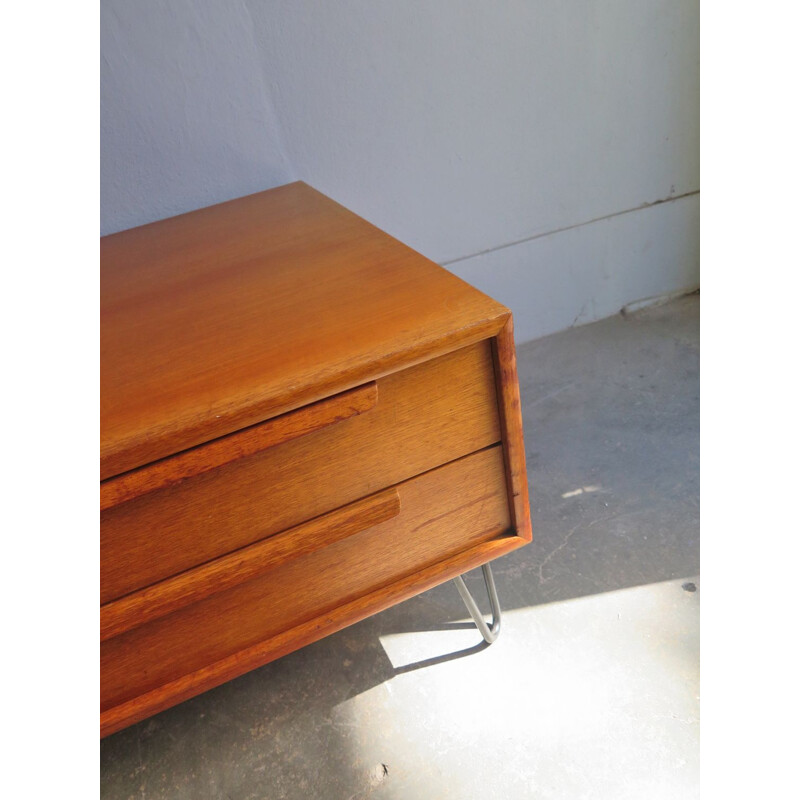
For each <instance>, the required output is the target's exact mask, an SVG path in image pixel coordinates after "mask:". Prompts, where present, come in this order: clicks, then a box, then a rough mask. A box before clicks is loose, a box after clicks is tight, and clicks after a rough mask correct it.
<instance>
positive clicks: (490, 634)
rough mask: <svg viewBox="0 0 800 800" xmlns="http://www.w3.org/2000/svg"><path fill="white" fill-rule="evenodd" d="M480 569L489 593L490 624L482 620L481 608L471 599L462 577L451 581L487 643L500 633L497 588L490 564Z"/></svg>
mask: <svg viewBox="0 0 800 800" xmlns="http://www.w3.org/2000/svg"><path fill="white" fill-rule="evenodd" d="M482 569H483V580H484V582H485V583H486V591H487V593H488V594H489V605H490V606H491V608H492V624H491V626H489V625H487V624H486V620H484V618H483V614H481V610H480V609H479V608H478V604H477V603H476V602H475V601H474V600H473V599H472V595H471V594H470V593H469V589H467V585H466V584H465V583H464V579H463V578H462V577H461V576H460V575H459V576H458V577H456V578H453V583H455V585H456V589H458V593H459V594H460V595H461V599H462V600H463V601H464V605H465V606H466V607H467V611H469V613H470V616H471V617H472V619H474V620H475V624H476V625H477V626H478V630H479V631H480V632H481V636H483V638H484V639H485V640H486V641H487V642H488V644H491V643H492V642H493V641H494V640H495V639H496V638H497V637H498V636H499V635H500V621H501V619H500V601H499V600H498V599H497V589H496V588H495V585H494V575H492V568H491V566H490V565H489V564H484V565H483V567H482Z"/></svg>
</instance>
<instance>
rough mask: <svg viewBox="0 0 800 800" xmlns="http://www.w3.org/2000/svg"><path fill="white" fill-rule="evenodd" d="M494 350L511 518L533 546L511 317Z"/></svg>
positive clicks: (524, 537) (498, 337) (496, 340)
mask: <svg viewBox="0 0 800 800" xmlns="http://www.w3.org/2000/svg"><path fill="white" fill-rule="evenodd" d="M493 348H494V353H495V371H496V376H497V395H498V403H499V407H500V424H501V427H502V431H503V448H504V450H505V459H506V479H507V485H508V493H509V505H510V508H511V516H512V519H513V521H514V529H515V531H516V534H517V536H520V537H522V538H523V539H524V540H525V541H527V542H530V541H531V538H532V530H531V504H530V498H529V497H528V470H527V466H526V463H525V437H524V436H523V433H522V405H521V403H520V397H519V379H518V377H517V356H516V349H515V347H514V323H513V320H512V318H511V317H509V318H508V320H507V321H506V324H505V326H504V327H503V329H502V330H501V331H500V333H499V334H498V335H497V337H495V339H494V340H493Z"/></svg>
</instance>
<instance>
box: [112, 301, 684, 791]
mask: <svg viewBox="0 0 800 800" xmlns="http://www.w3.org/2000/svg"><path fill="white" fill-rule="evenodd" d="M698 317H699V296H697V295H693V296H690V297H685V298H682V299H680V300H677V301H674V302H671V303H669V304H666V305H662V306H658V307H654V308H650V309H646V310H644V311H640V312H638V313H636V314H634V315H630V316H624V315H620V316H617V317H613V318H611V319H608V320H604V321H602V322H598V323H595V324H592V325H587V326H585V327H581V328H577V329H573V330H569V331H566V332H564V333H560V334H556V335H554V336H550V337H547V338H545V339H541V340H538V341H536V342H531V343H529V344H526V345H522V346H521V347H520V348H519V350H518V367H519V376H520V384H521V393H522V403H523V415H524V425H525V433H526V441H527V459H528V476H529V481H530V486H531V497H532V504H533V526H534V543H533V544H532V545H531V546H529V547H525V548H523V549H521V550H518V551H516V552H514V553H511V554H510V555H508V556H505V557H503V558H501V559H499V560H498V561H496V562H495V565H494V574H495V577H496V582H497V588H498V593H499V595H500V599H501V602H502V605H503V608H504V616H503V633H502V635H501V636H500V638H499V639H498V641H497V642H496V643H495V644H493V645H492V646H491V647H485V646H482V645H481V642H482V640H481V639H480V636H479V634H478V633H477V631H476V630H475V628H474V626H471V625H469V624H468V623H467V621H466V620H467V619H468V618H467V614H466V611H465V609H464V606H463V604H462V602H461V599H460V597H459V595H458V593H457V591H456V588H455V586H453V584H452V583H447V584H445V585H443V586H439V587H437V588H436V589H433V590H431V591H429V592H426V593H425V594H423V595H420V596H419V597H416V598H414V599H412V600H409V601H407V602H406V603H402V604H401V605H399V606H396V607H395V608H393V609H390V610H388V611H386V612H384V613H382V614H379V615H377V616H375V617H372V618H371V619H368V620H365V621H364V622H362V623H359V624H357V625H354V626H352V627H350V628H348V629H346V630H344V631H342V632H340V633H338V634H336V635H334V636H331V637H329V638H327V639H325V640H323V641H321V642H318V643H316V644H314V645H311V646H309V647H307V648H305V649H303V650H301V651H299V652H296V653H293V654H291V655H289V656H287V657H285V658H283V659H280V660H278V661H276V662H274V663H272V664H268V665H267V666H265V667H263V668H261V669H258V670H255V671H254V672H251V673H249V674H248V675H245V676H243V677H241V678H239V679H238V680H235V681H232V682H231V683H229V684H226V685H225V686H221V687H219V688H218V689H215V690H213V691H210V692H208V693H206V694H204V695H202V696H200V697H197V698H195V699H193V700H190V701H188V702H186V703H183V704H182V705H180V706H177V707H176V708H173V709H171V710H169V711H166V712H164V713H162V714H160V715H158V716H156V717H153V718H152V719H150V720H147V721H145V722H143V723H141V724H139V725H137V726H134V727H132V728H129V729H127V730H125V731H121V732H120V733H118V734H115V735H114V736H111V737H109V738H108V739H105V740H104V741H103V742H102V744H101V792H102V797H103V798H106V800H112V799H114V800H116V798H228V799H229V800H245V798H254V799H255V798H258V799H259V800H261V799H262V798H286V799H287V800H289V799H290V798H291V799H292V800H293V799H294V798H303V799H304V800H305V799H306V798H326V799H327V798H330V799H331V800H339V799H340V798H341V800H356V799H360V798H367V797H369V798H371V799H372V800H384V799H385V800H389V799H390V798H391V799H392V800H400V799H401V798H402V800H415V799H417V798H418V799H419V800H429V799H430V798H457V799H458V800H468V799H470V798H485V797H496V798H506V799H508V800H513V799H515V798H545V799H546V798H570V799H573V798H609V799H611V798H613V800H622V799H623V798H636V800H641V798H648V800H657V799H658V798H662V797H663V798H675V797H681V798H683V800H687V798H692V797H696V796H697V795H698V772H699V769H698V739H699V731H698V715H699V697H698V693H699V663H698V662H699V641H698V634H699V598H698V596H699V591H698V589H699V581H698V578H697V575H698V573H699V542H698V518H699V508H698V491H699V486H698V484H699V444H698V438H699V437H698V433H699V431H698V428H699V422H698V417H699V399H698V393H699V389H698V383H699V377H698V376H699V324H698ZM467 584H468V586H469V587H470V589H471V590H472V591H473V594H474V596H475V597H476V599H478V602H479V603H480V604H482V606H483V607H487V603H486V595H485V592H484V591H483V585H482V579H481V574H480V570H475V571H474V572H472V573H470V575H469V576H468V578H467Z"/></svg>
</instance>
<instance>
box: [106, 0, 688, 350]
mask: <svg viewBox="0 0 800 800" xmlns="http://www.w3.org/2000/svg"><path fill="white" fill-rule="evenodd" d="M101 21H102V37H103V38H102V53H103V59H104V63H103V69H102V82H103V86H102V101H103V107H102V122H103V131H102V134H103V161H102V173H103V183H102V190H103V194H102V198H101V199H102V206H103V220H102V230H103V232H104V233H108V232H111V231H114V230H119V229H122V228H125V227H130V226H132V225H136V224H141V223H143V222H146V221H150V220H152V219H157V218H160V217H163V216H168V215H170V214H174V213H179V212H181V211H186V210H189V209H191V208H197V207H200V206H203V205H207V204H209V203H211V202H215V201H218V200H223V199H228V198H230V197H235V196H238V195H242V194H246V193H248V192H251V191H257V190H258V189H262V188H269V187H270V186H274V185H278V184H281V183H285V182H287V181H289V180H293V179H296V178H301V179H303V180H305V181H307V182H308V183H310V184H311V185H313V186H315V187H316V188H318V189H320V190H321V191H323V192H325V193H326V194H329V195H330V196H332V197H333V198H335V199H336V200H338V201H340V202H342V203H343V204H344V205H346V206H348V207H350V208H352V209H353V210H354V211H356V212H357V213H359V214H361V215H362V216H364V217H366V218H367V219H369V220H370V221H372V222H374V223H375V224H376V225H378V226H379V227H381V228H383V229H384V230H386V231H388V232H389V233H391V234H393V235H394V236H396V237H397V238H399V239H401V240H403V241H405V242H406V243H408V244H410V245H411V246H412V247H415V248H416V249H417V250H419V251H420V252H422V253H424V254H425V255H427V256H429V257H430V258H432V259H434V260H436V261H438V262H440V263H444V264H445V265H446V266H447V267H448V269H450V270H452V271H453V272H455V273H456V274H459V275H461V276H462V277H464V278H466V279H467V280H470V281H471V282H473V283H475V284H476V285H478V286H479V287H480V288H482V289H484V290H485V291H486V292H488V293H489V294H492V295H494V296H496V297H497V299H499V300H501V301H503V302H505V303H507V304H508V305H510V306H511V308H512V309H513V310H514V312H515V319H516V326H517V333H518V339H519V340H520V341H524V340H526V339H528V338H532V337H535V336H540V335H543V334H546V333H550V332H553V331H555V330H560V329H562V328H564V327H568V326H569V325H571V324H579V323H582V322H589V321H591V320H593V319H598V318H600V317H602V316H607V315H608V314H611V313H615V312H616V311H618V310H619V308H621V307H622V306H623V305H625V304H627V303H629V302H632V301H634V300H638V299H641V298H642V297H645V296H650V295H655V294H663V293H670V292H674V291H676V290H679V289H683V288H690V287H693V286H694V285H696V284H697V283H698V282H699V277H698V272H699V270H698V248H697V239H698V233H697V230H698V213H697V208H698V203H697V197H696V193H697V191H698V189H699V183H698V180H699V178H698V171H699V170H698V47H699V45H698V2H697V0H606V1H605V2H604V1H603V0H582V1H581V2H574V3H573V2H570V3H567V2H563V0H505V1H504V2H489V1H488V0H424V2H421V1H417V2H412V1H410V0H405V1H404V2H397V0H359V1H358V2H355V1H354V0H346V1H344V2H341V1H340V2H336V3H330V2H324V0H318V1H317V2H313V1H312V0H303V1H302V2H298V0H224V1H223V0H216V2H215V1H214V0H206V1H205V2H199V0H195V1H192V0H180V2H176V0H170V2H167V0H161V2H156V1H155V0H148V1H147V3H146V4H143V3H141V2H137V3H125V2H122V0H103V2H102V15H101ZM658 201H667V202H658ZM653 203H657V205H651V204H653Z"/></svg>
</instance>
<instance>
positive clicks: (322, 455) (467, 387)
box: [100, 341, 500, 603]
mask: <svg viewBox="0 0 800 800" xmlns="http://www.w3.org/2000/svg"><path fill="white" fill-rule="evenodd" d="M378 396H379V400H378V403H377V405H376V406H375V408H373V409H371V410H370V411H368V412H367V413H365V414H361V415H359V416H355V417H352V418H351V419H347V420H344V421H342V422H339V423H337V424H336V425H332V426H330V427H328V428H325V429H323V430H319V431H315V432H314V433H311V434H309V435H307V436H303V437H302V438H299V439H294V440H293V441H290V442H286V443H285V444H281V445H279V446H277V447H272V448H270V449H268V450H264V451H262V452H259V453H256V454H255V455H252V456H249V457H247V458H242V459H239V460H238V461H235V462H233V463H231V464H227V465H225V466H223V467H220V468H218V469H215V470H213V471H211V472H208V473H205V474H203V475H198V476H196V477H194V478H190V479H188V480H185V481H183V482H182V483H178V484H175V485H173V486H169V487H168V488H166V489H162V490H160V491H156V492H151V493H150V494H147V495H144V496H143V497H139V498H136V499H134V500H131V501H129V502H127V503H123V504H122V505H118V506H115V507H113V508H109V509H107V510H106V511H104V512H102V515H101V529H100V541H101V553H100V555H101V602H103V603H106V602H108V601H110V600H114V599H116V598H118V597H121V596H122V595H125V594H128V593H130V592H133V591H136V590H139V589H142V588H144V587H146V586H148V585H150V584H152V583H155V582H157V581H160V580H163V579H164V578H167V577H169V576H171V575H175V574H177V573H179V572H182V571H184V570H186V569H191V568H193V567H195V566H197V565H198V564H202V563H204V562H206V561H209V560H211V559H213V558H216V557H218V556H221V555H223V554H225V553H229V552H232V551H233V550H237V549H239V548H241V547H245V546H246V545H249V544H252V543H253V542H256V541H258V540H259V539H262V538H264V537H266V536H269V535H271V534H274V533H277V532H279V531H282V530H285V529H287V528H289V527H291V526H294V525H297V524H299V523H300V522H303V521H305V520H308V519H311V518H313V517H316V516H318V515H320V514H323V513H325V512H327V511H330V510H332V509H334V508H338V507H339V506H342V505H345V504H347V503H350V502H353V501H354V500H358V499H360V498H362V497H364V496H366V495H368V494H372V493H374V492H376V491H379V490H381V489H384V488H387V487H389V486H392V485H394V484H395V483H398V482H400V481H403V480H406V479H407V478H410V477H413V476H414V475H418V474H419V473H421V472H424V471H425V470H428V469H431V468H433V467H436V466H439V465H440V464H443V463H446V462H448V461H452V460H453V459H455V458H459V457H461V456H463V455H466V454H467V453H470V452H473V451H475V450H478V449H480V448H483V447H486V446H487V445H490V444H494V443H495V442H498V441H500V424H499V419H498V413H497V394H496V389H495V376H494V367H493V363H492V352H491V346H490V344H489V342H486V341H485V342H480V343H478V344H477V345H472V346H470V347H467V348H464V349H461V350H457V351H456V352H454V353H450V354H448V355H446V356H443V357H441V358H439V359H435V360H432V361H427V362H425V363H424V364H420V365H417V366H415V367H412V368H410V369H408V370H403V371H401V372H397V373H394V374H393V375H389V376H387V377H385V378H382V379H380V380H379V381H378Z"/></svg>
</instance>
